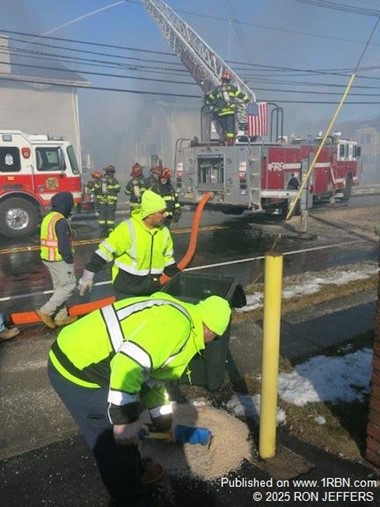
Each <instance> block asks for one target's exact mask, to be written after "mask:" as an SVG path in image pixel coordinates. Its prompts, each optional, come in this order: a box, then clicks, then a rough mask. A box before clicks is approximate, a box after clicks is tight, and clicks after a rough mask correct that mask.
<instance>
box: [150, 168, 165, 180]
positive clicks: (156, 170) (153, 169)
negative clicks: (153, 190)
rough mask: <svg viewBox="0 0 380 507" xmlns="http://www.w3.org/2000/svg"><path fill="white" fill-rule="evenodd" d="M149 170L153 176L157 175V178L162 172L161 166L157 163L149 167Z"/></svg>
mask: <svg viewBox="0 0 380 507" xmlns="http://www.w3.org/2000/svg"><path fill="white" fill-rule="evenodd" d="M150 172H151V173H152V174H153V175H154V176H158V178H161V174H162V167H160V166H159V165H155V166H154V167H152V168H151V170H150Z"/></svg>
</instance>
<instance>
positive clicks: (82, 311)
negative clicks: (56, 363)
mask: <svg viewBox="0 0 380 507" xmlns="http://www.w3.org/2000/svg"><path fill="white" fill-rule="evenodd" d="M211 197H212V193H211V192H208V193H207V194H204V196H203V197H202V199H201V200H200V201H199V203H198V206H197V209H196V210H195V213H194V219H193V224H192V227H191V235H190V241H189V246H188V248H187V252H186V253H185V255H184V256H183V258H182V259H181V260H180V261H179V262H178V267H179V269H180V270H181V271H182V270H183V269H185V268H186V266H187V265H188V264H189V262H190V261H191V259H192V258H193V256H194V253H195V248H196V246H197V239H198V231H199V223H200V220H201V217H202V212H203V208H204V207H205V205H206V203H207V201H208V200H209V199H211ZM169 280H170V278H169V277H168V276H166V275H161V277H160V284H161V285H165V284H166V283H167V282H168V281H169ZM114 301H115V298H114V297H113V296H110V297H108V298H103V299H99V300H97V301H90V302H89V303H80V304H79V305H75V306H71V307H70V308H69V309H68V311H69V315H76V316H80V315H86V314H87V313H90V312H92V311H94V310H97V309H99V308H102V307H103V306H106V305H109V304H111V303H113V302H114ZM9 320H10V322H11V323H13V324H14V325H16V326H17V325H25V324H34V323H36V322H40V318H39V317H38V315H37V314H36V312H18V313H11V314H10V315H9Z"/></svg>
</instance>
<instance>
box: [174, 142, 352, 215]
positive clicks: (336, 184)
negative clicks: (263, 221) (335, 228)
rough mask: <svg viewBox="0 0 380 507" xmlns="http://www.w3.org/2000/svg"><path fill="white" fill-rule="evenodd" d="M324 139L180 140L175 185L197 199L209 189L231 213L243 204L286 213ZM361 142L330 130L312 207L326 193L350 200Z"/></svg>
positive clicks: (311, 185)
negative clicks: (229, 143)
mask: <svg viewBox="0 0 380 507" xmlns="http://www.w3.org/2000/svg"><path fill="white" fill-rule="evenodd" d="M320 141H321V139H320V138H316V139H314V140H305V139H292V140H290V141H287V140H286V139H281V142H277V143H265V142H262V141H261V140H255V139H252V140H251V139H248V138H246V137H245V138H244V139H240V140H239V139H238V141H237V144H236V145H235V146H224V145H221V144H220V143H212V142H211V143H195V142H194V140H193V141H189V140H182V141H181V142H180V143H177V151H176V175H175V177H176V187H177V192H178V194H179V197H180V200H181V201H182V202H183V203H196V202H198V201H199V200H200V198H201V197H202V195H203V194H205V193H207V192H211V193H212V194H213V196H214V197H213V199H212V200H211V201H209V206H212V207H213V208H214V209H215V210H219V211H222V212H224V213H230V214H241V213H243V211H245V210H251V211H266V212H273V211H276V210H280V211H281V212H282V213H286V210H287V209H288V204H289V202H290V201H292V199H294V197H295V196H296V194H297V189H298V188H299V186H300V184H301V182H302V181H303V177H304V176H305V175H306V172H307V170H308V168H309V167H310V164H311V162H312V160H313V157H314V155H315V153H316V151H317V149H318V146H319V144H320ZM359 155H360V147H359V146H357V143H356V142H355V141H349V140H344V139H341V137H340V135H339V134H334V135H331V136H330V137H329V138H328V143H326V144H325V146H324V147H323V148H322V150H321V152H320V154H319V157H318V160H317V161H316V165H315V169H314V171H313V173H312V176H311V178H310V180H309V181H308V182H307V186H306V192H307V194H308V195H307V200H308V203H309V204H308V207H311V205H312V203H313V201H315V200H317V199H325V198H330V199H331V198H335V197H337V198H341V199H344V200H348V199H349V198H350V196H351V190H352V186H353V185H357V184H358V157H359Z"/></svg>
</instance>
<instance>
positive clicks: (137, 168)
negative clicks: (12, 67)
mask: <svg viewBox="0 0 380 507" xmlns="http://www.w3.org/2000/svg"><path fill="white" fill-rule="evenodd" d="M141 175H142V167H141V165H140V164H139V163H138V162H136V164H133V166H132V171H131V176H132V177H133V178H136V177H137V176H141Z"/></svg>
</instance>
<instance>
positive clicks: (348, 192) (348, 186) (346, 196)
mask: <svg viewBox="0 0 380 507" xmlns="http://www.w3.org/2000/svg"><path fill="white" fill-rule="evenodd" d="M351 194H352V177H351V176H350V175H348V176H347V177H346V184H345V186H344V190H343V197H342V201H348V200H349V199H350V197H351Z"/></svg>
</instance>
